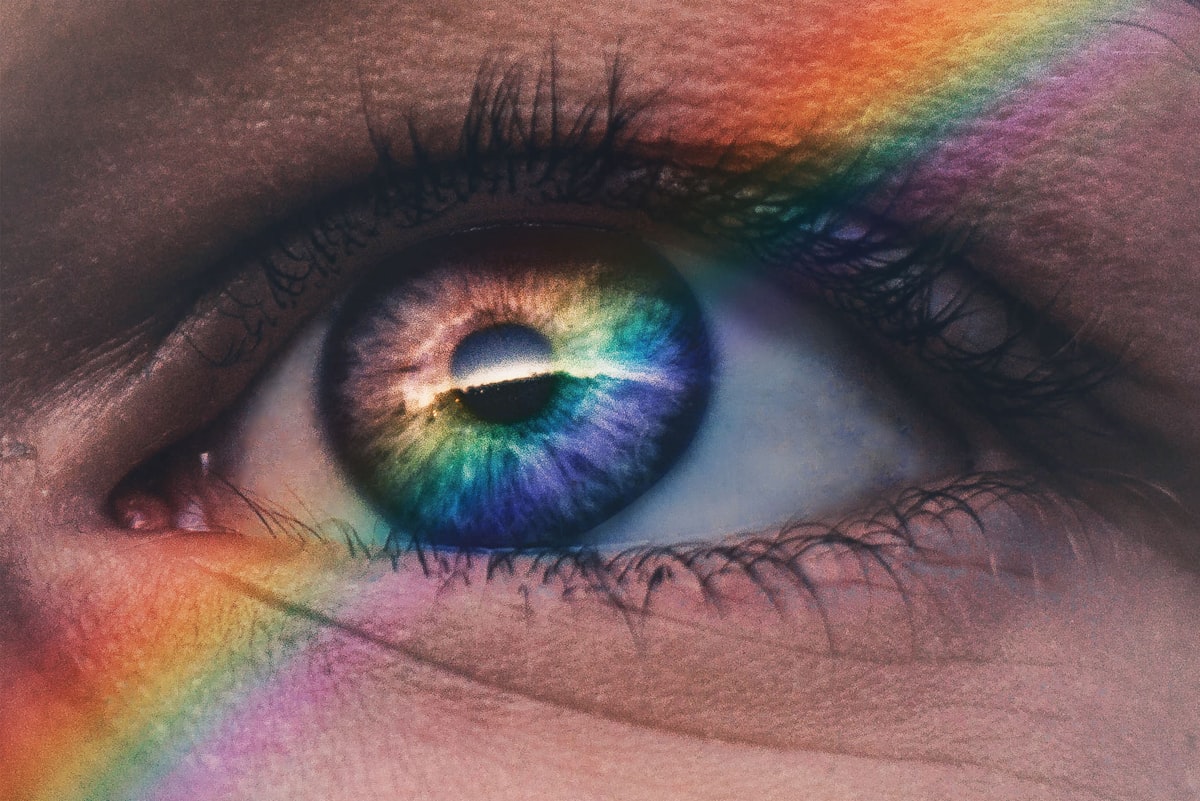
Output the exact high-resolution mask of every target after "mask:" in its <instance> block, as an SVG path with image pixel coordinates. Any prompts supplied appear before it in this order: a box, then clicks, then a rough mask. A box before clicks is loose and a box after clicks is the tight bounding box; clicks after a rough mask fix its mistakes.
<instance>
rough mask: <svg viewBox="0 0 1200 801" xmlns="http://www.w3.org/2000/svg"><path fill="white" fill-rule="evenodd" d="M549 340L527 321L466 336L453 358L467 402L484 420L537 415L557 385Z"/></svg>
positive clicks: (512, 419)
mask: <svg viewBox="0 0 1200 801" xmlns="http://www.w3.org/2000/svg"><path fill="white" fill-rule="evenodd" d="M551 356H552V349H551V347H550V342H549V341H548V340H547V339H546V337H544V336H542V334H541V333H539V332H537V331H535V330H534V329H532V328H529V327H528V326H524V325H516V324H514V323H504V324H502V325H494V326H490V327H488V328H483V329H480V330H479V331H475V332H473V333H471V334H468V335H467V336H466V337H464V338H463V340H462V342H459V343H458V347H457V348H455V349H454V354H453V355H452V356H451V357H450V373H451V375H452V376H453V377H454V379H455V381H457V382H458V383H459V386H460V387H461V389H460V390H459V397H460V398H461V400H462V404H463V406H465V407H466V408H467V410H468V411H470V412H471V413H472V414H474V415H475V416H476V417H478V418H479V419H481V420H485V421H487V422H491V423H517V422H520V421H522V420H528V419H530V418H533V417H536V416H537V415H538V414H539V413H541V411H542V410H543V409H545V408H546V406H547V404H549V402H550V399H551V398H552V397H553V396H554V390H555V389H556V387H557V385H558V379H557V376H556V375H555V374H554V372H553V366H552V363H551Z"/></svg>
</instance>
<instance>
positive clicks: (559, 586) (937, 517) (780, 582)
mask: <svg viewBox="0 0 1200 801" xmlns="http://www.w3.org/2000/svg"><path fill="white" fill-rule="evenodd" d="M211 478H212V480H213V483H214V486H215V488H216V489H215V490H214V491H213V493H212V498H211V499H210V503H220V502H221V500H220V499H221V498H223V499H224V505H225V506H226V507H228V506H229V504H230V503H233V504H238V505H241V506H243V507H244V508H245V509H246V510H247V511H248V512H249V516H248V517H244V519H246V520H252V521H257V522H258V524H259V525H261V526H262V527H263V529H264V530H265V531H266V532H267V534H268V535H270V536H271V537H275V538H288V539H292V540H294V541H296V542H297V543H300V544H302V543H305V542H310V541H321V542H329V541H332V540H337V541H340V542H341V543H342V544H343V546H344V548H345V554H346V556H347V558H350V559H356V560H362V561H365V562H380V561H384V562H387V563H390V565H391V568H392V569H393V570H397V571H398V570H401V569H405V566H406V565H412V564H415V565H416V566H417V567H418V568H419V569H420V571H421V573H422V574H423V575H424V576H425V577H426V578H427V579H429V580H431V581H436V582H438V583H439V584H441V585H444V586H447V587H449V586H451V585H453V584H455V583H457V582H464V583H470V582H471V581H472V580H474V579H477V578H482V579H483V580H484V581H485V582H491V581H493V580H495V579H497V578H498V577H500V576H504V577H506V578H510V579H518V580H520V581H522V582H527V583H532V584H534V585H538V586H541V587H548V588H553V589H555V591H556V592H558V593H560V594H561V595H562V596H563V597H569V596H581V595H585V596H589V597H595V596H600V597H602V598H603V599H604V600H605V601H606V602H607V603H609V604H610V605H611V606H613V607H614V608H616V609H620V610H622V611H634V610H638V609H641V610H644V609H646V608H647V607H648V606H649V604H650V603H651V602H652V600H653V596H654V595H655V593H656V592H658V591H660V590H662V589H664V588H666V587H668V586H671V585H688V586H690V587H692V588H694V589H695V590H697V591H698V592H699V593H700V595H701V596H702V597H703V599H704V600H705V602H706V603H708V604H710V605H712V606H713V607H714V608H716V609H718V610H719V609H720V608H721V606H722V603H723V601H724V599H723V598H722V594H721V591H720V590H719V586H718V585H720V584H721V583H722V581H723V580H725V579H729V578H733V577H736V578H738V579H746V580H748V581H749V582H750V584H751V585H753V586H755V587H757V589H758V590H759V591H760V592H761V594H762V597H763V598H764V599H766V600H767V601H768V602H771V603H774V601H773V599H774V598H775V597H776V596H777V594H779V593H782V592H784V591H793V592H794V591H797V590H798V591H800V592H802V593H806V594H808V595H809V596H810V597H811V600H814V601H817V602H819V601H820V597H819V596H820V592H819V591H820V589H821V586H820V582H819V581H817V580H815V579H814V577H813V576H811V575H809V574H808V573H807V572H806V560H807V559H808V558H809V557H812V556H814V555H834V556H846V555H851V556H854V557H855V558H857V559H861V560H863V561H864V563H868V562H869V563H871V564H872V565H875V566H878V567H879V568H880V569H883V570H884V571H886V572H887V573H888V574H889V575H891V576H892V577H893V578H894V579H895V580H896V589H897V590H899V591H901V592H903V589H904V588H903V583H902V581H901V577H902V576H901V572H900V571H899V570H898V569H897V568H898V565H899V563H900V562H901V561H904V560H909V559H914V558H916V559H920V558H923V557H925V556H928V555H930V554H931V553H933V552H935V551H937V550H940V549H945V548H946V543H945V542H943V543H937V544H934V543H930V542H927V541H924V538H920V537H916V536H914V534H913V531H914V529H915V528H916V527H917V526H921V527H924V528H925V529H928V528H930V527H932V526H938V527H941V529H942V530H943V533H944V534H945V536H946V538H947V542H950V541H960V540H965V539H966V538H967V537H975V538H977V539H978V540H979V541H981V542H983V543H985V544H986V543H987V540H988V537H987V531H986V530H985V524H984V520H983V512H984V510H985V509H987V508H990V507H991V506H992V505H993V504H997V503H1010V502H1013V501H1016V500H1018V499H1019V500H1021V501H1022V502H1025V501H1030V502H1038V501H1040V500H1041V499H1044V498H1049V497H1051V496H1050V495H1048V494H1046V493H1044V492H1043V491H1042V490H1040V489H1038V487H1039V486H1040V484H1039V480H1040V479H1039V478H1037V477H1036V476H1034V475H1032V474H1028V473H1021V472H1017V471H1012V472H990V473H979V474H975V475H971V476H965V477H961V478H958V479H955V480H953V481H949V482H946V483H944V484H941V485H938V486H936V487H932V488H923V489H922V488H910V489H908V490H906V491H904V492H901V493H900V494H899V495H898V496H896V497H895V498H894V499H893V500H892V501H891V502H890V503H888V504H887V505H886V506H885V507H883V508H882V509H880V510H879V511H876V512H873V513H871V514H868V515H858V516H851V517H847V518H845V519H843V520H841V521H838V522H835V523H819V522H795V523H790V524H785V525H783V526H781V527H780V528H779V529H778V530H775V531H772V532H768V533H758V534H746V535H740V536H733V537H728V538H726V539H725V540H724V541H722V542H718V543H686V542H685V543H677V544H670V545H645V546H636V547H632V548H626V549H623V550H620V551H616V552H611V553H606V552H604V551H603V550H601V549H599V548H597V547H594V546H574V547H558V548H556V547H539V548H509V549H496V550H484V549H471V548H457V547H449V546H432V545H430V544H428V543H424V542H422V541H421V540H420V539H419V538H414V537H411V536H408V535H400V534H398V533H396V532H394V531H393V532H391V533H390V534H389V536H388V537H387V539H386V541H385V543H384V544H383V545H382V546H379V545H372V544H370V539H371V538H370V537H364V536H363V535H362V533H361V532H359V531H358V530H357V529H356V528H355V527H354V526H353V525H352V524H350V523H348V522H347V521H344V520H340V519H324V520H316V519H313V520H311V521H306V520H303V519H301V518H300V517H298V516H297V515H295V514H294V513H292V512H289V511H286V510H284V509H283V508H282V507H280V506H279V505H277V504H275V503H273V502H270V501H267V500H265V499H262V498H258V497H255V496H253V495H252V494H251V493H248V492H246V491H244V490H242V489H240V488H238V487H236V486H235V485H234V484H233V483H231V482H229V481H228V480H226V479H224V478H222V477H220V476H216V475H213V476H212V477H211ZM951 517H956V519H957V518H962V519H965V521H968V522H969V524H970V526H971V528H972V529H973V531H969V532H968V531H963V530H961V527H960V529H958V530H955V529H954V528H953V526H952V524H951V522H950V518H951ZM984 550H986V548H985V549H984Z"/></svg>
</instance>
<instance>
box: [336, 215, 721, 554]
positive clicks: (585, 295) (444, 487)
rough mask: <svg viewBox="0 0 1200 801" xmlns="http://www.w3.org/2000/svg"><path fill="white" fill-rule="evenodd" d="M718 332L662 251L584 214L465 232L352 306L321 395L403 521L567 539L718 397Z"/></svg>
mask: <svg viewBox="0 0 1200 801" xmlns="http://www.w3.org/2000/svg"><path fill="white" fill-rule="evenodd" d="M711 373H712V356H711V351H710V347H709V340H708V334H707V332H706V330H705V324H704V320H703V317H702V314H701V312H700V308H699V306H698V304H697V303H696V300H695V299H694V297H693V296H692V294H691V291H690V289H689V288H688V286H687V285H686V284H685V283H684V281H683V280H682V279H681V278H680V277H679V276H678V275H677V274H676V273H675V271H674V270H673V269H672V268H671V267H670V265H668V264H667V263H666V262H665V261H664V260H663V259H662V258H661V257H659V256H658V255H657V254H656V253H654V252H653V251H650V250H649V249H647V248H645V247H644V246H641V245H639V244H637V243H635V242H631V241H629V240H627V239H624V238H621V237H616V236H614V235H611V234H607V233H603V232H598V231H589V230H577V229H576V230H567V229H556V228H528V227H523V228H513V229H489V230H481V231H473V232H467V233H463V234H459V235H456V236H453V237H449V238H446V239H443V240H438V241H435V242H431V243H427V244H426V245H424V246H422V247H420V248H418V249H415V250H412V251H409V252H406V253H404V254H401V255H400V256H399V257H397V260H396V263H395V267H394V269H391V270H389V269H387V267H386V266H385V267H384V268H383V269H382V270H381V272H380V273H379V274H377V276H376V278H375V279H374V280H372V281H370V282H368V283H367V284H366V285H364V286H362V287H360V288H359V289H358V290H357V291H356V292H355V293H354V295H353V296H352V297H351V298H350V299H349V300H348V301H347V303H346V304H345V306H344V307H343V309H342V311H341V313H340V316H339V318H338V320H337V321H336V322H335V324H334V326H333V328H332V330H331V331H330V334H329V336H328V339H327V341H326V344H325V348H324V354H323V357H322V363H321V369H320V378H319V390H318V392H319V397H320V409H321V416H322V419H323V421H324V423H325V426H326V428H327V432H328V437H329V439H330V441H331V443H332V445H333V447H334V451H335V452H336V453H337V455H338V457H339V458H340V460H341V462H342V464H343V467H344V469H345V470H346V471H347V473H348V474H349V475H350V476H351V477H352V478H353V480H354V482H355V483H356V484H357V485H358V486H359V487H360V488H361V489H362V491H363V492H364V494H365V495H366V496H367V497H368V498H369V499H370V500H371V501H372V502H373V504H374V505H375V506H377V507H378V508H379V509H380V511H381V513H382V514H383V516H384V517H385V518H386V519H387V520H388V522H389V524H390V525H391V526H392V527H393V528H395V529H398V530H399V531H400V533H401V534H402V535H403V536H405V537H408V538H413V539H415V540H418V541H421V542H425V543H428V544H433V545H438V544H443V545H453V546H458V547H482V548H504V547H529V546H541V545H550V544H560V545H561V544H570V543H572V542H575V541H578V540H579V538H580V537H581V536H582V535H583V534H585V533H586V532H587V531H589V530H590V529H592V528H593V527H595V526H596V525H597V524H599V523H601V522H602V521H604V520H605V519H607V518H609V517H611V516H612V515H613V514H615V513H616V512H617V511H619V510H621V509H622V508H624V507H625V506H628V505H629V504H630V503H631V502H633V501H634V500H636V499H637V498H638V497H639V496H641V495H642V494H643V493H644V492H646V490H647V489H649V487H650V486H652V485H653V484H654V483H655V482H657V481H658V480H659V479H660V478H661V477H662V476H663V475H664V473H666V472H667V471H668V470H669V469H670V468H671V466H672V465H673V463H674V462H675V461H676V460H677V459H678V458H679V457H680V455H681V454H682V453H683V451H684V450H685V449H686V448H687V446H688V444H689V443H690V442H691V440H692V438H693V436H694V434H695V433H696V430H697V428H698V427H699V425H700V422H701V419H702V417H703V414H704V410H705V408H706V406H707V402H708V395H709V390H710V382H711Z"/></svg>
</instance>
